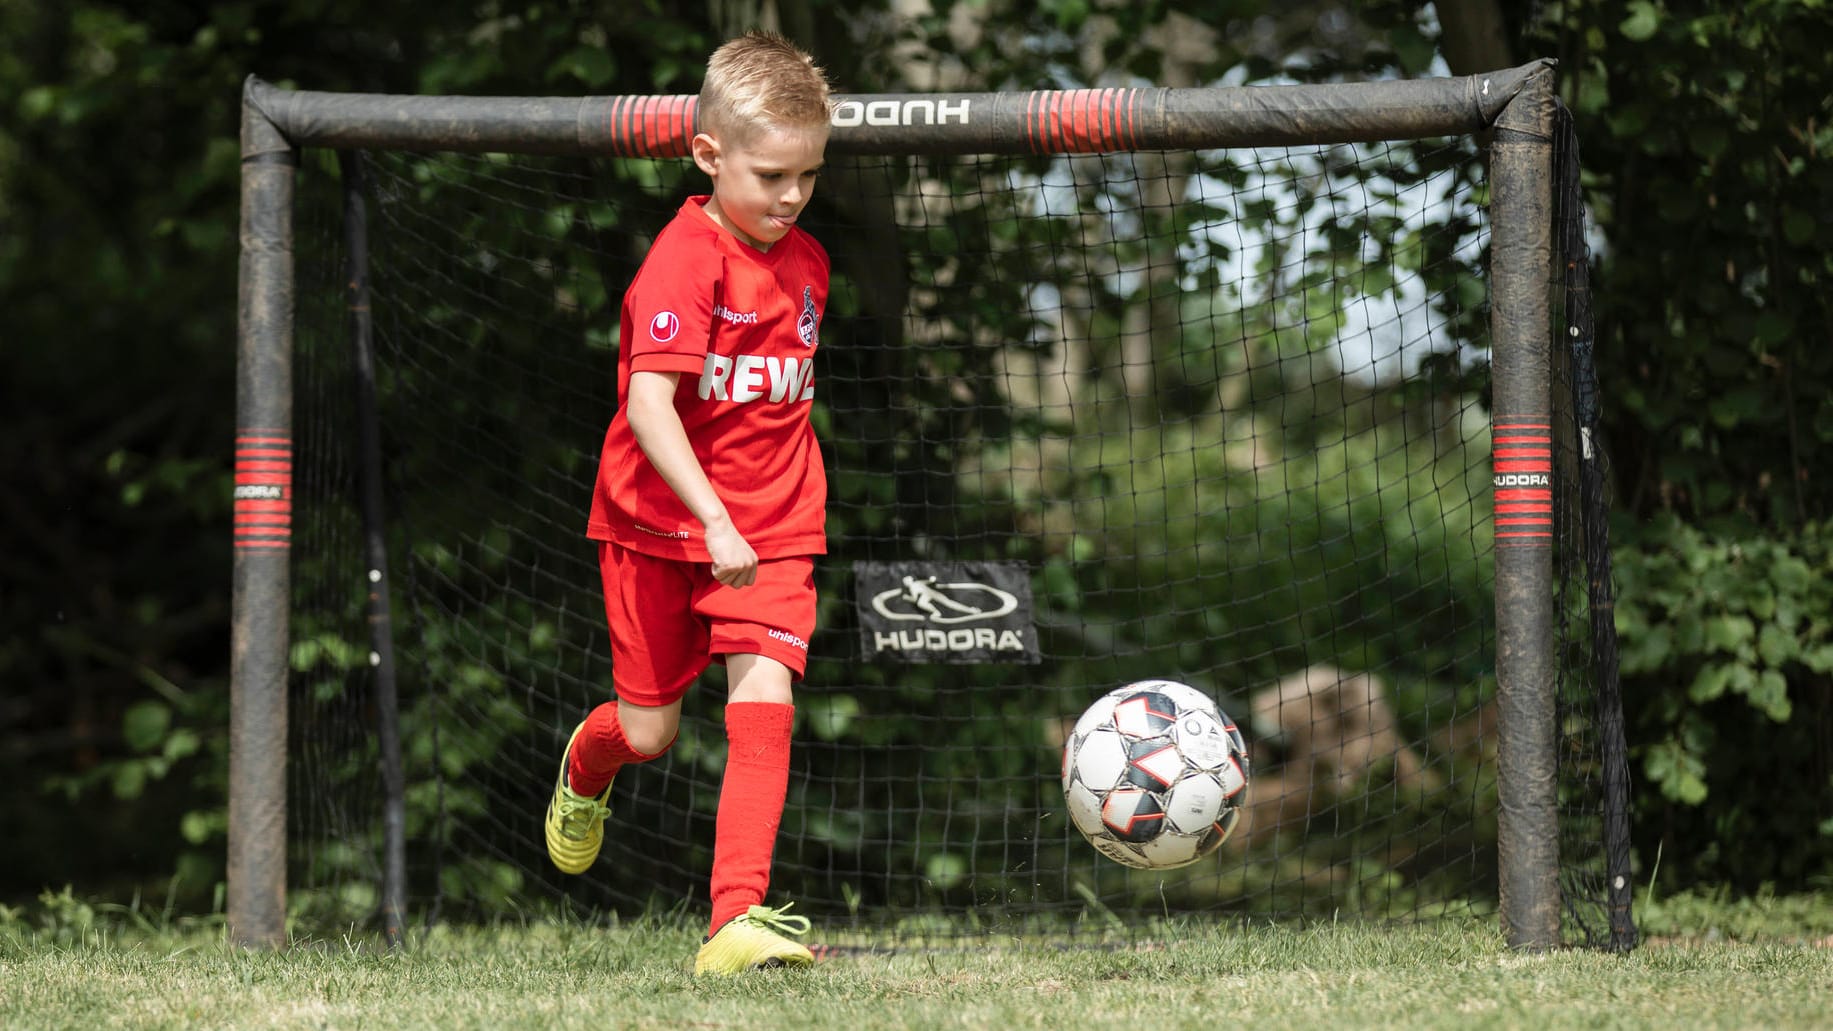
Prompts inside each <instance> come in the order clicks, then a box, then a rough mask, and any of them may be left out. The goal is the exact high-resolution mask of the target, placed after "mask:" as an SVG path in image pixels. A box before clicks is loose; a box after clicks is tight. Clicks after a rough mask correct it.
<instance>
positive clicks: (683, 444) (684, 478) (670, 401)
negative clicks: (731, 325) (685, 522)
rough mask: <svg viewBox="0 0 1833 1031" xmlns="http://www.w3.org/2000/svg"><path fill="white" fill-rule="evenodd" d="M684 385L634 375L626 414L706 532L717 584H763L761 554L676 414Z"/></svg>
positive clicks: (665, 375) (672, 377) (662, 375)
mask: <svg viewBox="0 0 1833 1031" xmlns="http://www.w3.org/2000/svg"><path fill="white" fill-rule="evenodd" d="M680 380H681V374H680V373H678V372H641V371H639V372H632V373H631V374H630V386H629V391H628V394H627V396H626V397H625V399H624V405H625V408H626V413H625V414H626V417H627V418H628V419H629V420H630V429H631V430H632V432H634V433H635V434H636V444H637V447H640V448H642V449H643V455H644V457H646V458H648V459H649V464H651V465H653V466H655V467H656V471H657V472H659V473H661V474H662V480H663V482H665V483H667V484H668V486H669V489H670V490H673V491H674V492H675V496H676V497H679V498H680V499H681V503H682V504H684V505H686V506H687V510H688V511H689V512H691V513H693V515H694V518H695V519H698V520H700V525H701V526H703V527H705V528H706V550H707V554H708V555H709V556H711V558H712V560H713V579H715V580H718V581H719V582H720V583H722V584H725V585H726V586H728V587H749V586H751V584H753V583H755V582H756V581H757V552H755V551H753V550H751V545H750V543H749V542H747V541H746V540H745V539H744V537H742V536H740V535H739V532H738V529H737V528H736V527H734V526H733V525H732V517H731V515H730V514H728V513H727V512H726V505H725V502H724V501H721V500H720V499H719V494H718V493H717V492H715V491H714V490H713V484H712V483H711V482H710V481H708V480H707V478H706V470H705V469H702V468H701V467H700V460H699V459H698V458H696V457H694V446H693V445H692V444H690V443H688V440H687V430H686V429H684V428H683V427H682V425H681V415H680V413H679V412H676V411H675V387H676V385H677V384H678V383H679V382H680Z"/></svg>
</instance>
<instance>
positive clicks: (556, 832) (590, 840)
mask: <svg viewBox="0 0 1833 1031" xmlns="http://www.w3.org/2000/svg"><path fill="white" fill-rule="evenodd" d="M584 729H586V725H585V724H584V723H581V724H580V725H579V726H577V727H574V728H573V736H572V737H570V738H567V741H566V751H564V752H561V753H560V778H559V779H558V780H556V781H555V782H554V797H553V799H552V800H550V801H549V802H548V803H547V821H546V822H547V857H548V858H549V859H552V860H553V861H554V865H555V866H557V867H559V868H560V872H561V873H585V872H586V870H587V869H588V868H590V867H591V865H592V861H593V860H595V859H597V858H598V849H599V846H600V845H603V844H604V842H605V817H607V816H610V815H611V809H610V808H609V807H608V806H606V805H605V800H606V799H608V798H610V797H611V785H609V784H606V785H605V790H603V791H601V792H599V793H598V795H597V797H594V798H588V797H586V796H585V795H581V794H579V793H577V792H575V791H574V790H573V789H572V788H570V787H568V786H567V781H566V768H567V759H568V757H569V756H571V755H572V754H573V742H574V741H575V740H577V739H578V737H579V732H580V731H582V730H584Z"/></svg>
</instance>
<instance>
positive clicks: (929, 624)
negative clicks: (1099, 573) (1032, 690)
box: [853, 562, 1040, 663]
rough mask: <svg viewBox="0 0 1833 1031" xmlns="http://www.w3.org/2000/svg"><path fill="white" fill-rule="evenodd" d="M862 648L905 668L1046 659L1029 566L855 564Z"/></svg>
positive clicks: (988, 563) (998, 564) (1002, 564)
mask: <svg viewBox="0 0 1833 1031" xmlns="http://www.w3.org/2000/svg"><path fill="white" fill-rule="evenodd" d="M853 582H854V597H855V598H856V599H857V601H858V605H859V636H860V649H861V651H862V653H863V654H864V656H865V657H866V658H868V659H873V658H881V657H882V658H889V659H895V660H897V661H900V662H962V663H965V662H1022V663H1034V662H1038V661H1039V659H1040V656H1039V652H1038V644H1037V626H1036V623H1035V620H1034V618H1033V614H1032V612H1033V610H1032V606H1031V574H1030V571H1029V570H1028V569H1027V568H1026V567H1025V565H1024V564H1023V563H1021V562H855V563H853Z"/></svg>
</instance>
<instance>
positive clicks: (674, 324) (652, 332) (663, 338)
mask: <svg viewBox="0 0 1833 1031" xmlns="http://www.w3.org/2000/svg"><path fill="white" fill-rule="evenodd" d="M679 332H681V316H679V315H676V314H675V313H674V312H672V311H659V312H656V317H655V318H653V319H650V320H649V337H650V339H652V340H654V341H655V342H656V343H658V344H666V343H668V342H669V341H670V340H673V339H674V338H675V334H676V333H679Z"/></svg>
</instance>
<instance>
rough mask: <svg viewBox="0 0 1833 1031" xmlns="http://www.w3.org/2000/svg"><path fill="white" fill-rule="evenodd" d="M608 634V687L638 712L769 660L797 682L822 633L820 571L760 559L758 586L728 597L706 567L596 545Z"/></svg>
mask: <svg viewBox="0 0 1833 1031" xmlns="http://www.w3.org/2000/svg"><path fill="white" fill-rule="evenodd" d="M598 569H599V573H600V574H601V575H602V576H603V577H604V581H605V622H606V623H607V624H608V625H609V626H610V628H611V681H612V684H613V685H614V686H615V687H616V688H617V696H618V698H620V699H622V700H623V701H626V702H630V703H632V704H634V705H651V706H654V705H668V704H670V703H672V702H677V701H680V700H681V698H682V696H683V695H685V694H687V689H688V688H689V687H690V686H692V684H693V683H694V680H695V679H696V678H698V677H699V676H700V674H701V673H702V672H704V671H705V670H706V668H707V666H708V664H710V663H713V662H724V661H725V658H726V656H728V655H762V656H765V657H767V658H772V659H775V660H776V661H778V662H780V663H782V664H783V665H785V666H788V667H789V672H790V673H791V674H792V675H793V676H794V677H795V679H797V680H800V679H801V678H802V674H803V673H804V672H805V671H806V670H807V668H808V639H809V638H810V637H812V636H814V632H815V561H814V559H812V558H809V557H808V556H806V555H802V556H796V557H793V558H777V559H762V560H759V562H758V564H757V582H756V583H753V584H752V585H751V586H749V587H727V586H725V585H724V584H721V583H720V582H719V581H717V580H715V579H713V567H712V564H711V563H708V562H683V561H680V560H679V559H668V558H657V557H655V556H654V555H645V554H643V553H642V552H640V551H631V550H630V549H629V548H623V547H619V546H618V545H616V544H612V543H610V542H608V541H600V542H599V544H598Z"/></svg>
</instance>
